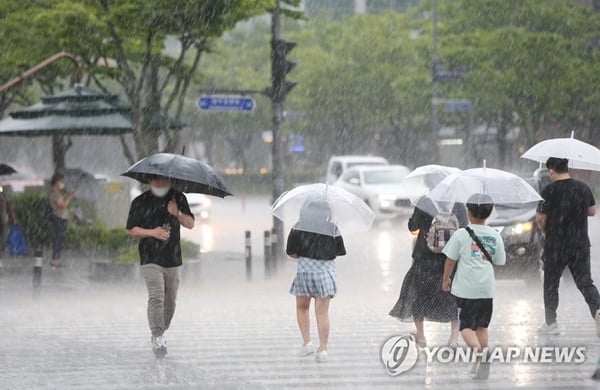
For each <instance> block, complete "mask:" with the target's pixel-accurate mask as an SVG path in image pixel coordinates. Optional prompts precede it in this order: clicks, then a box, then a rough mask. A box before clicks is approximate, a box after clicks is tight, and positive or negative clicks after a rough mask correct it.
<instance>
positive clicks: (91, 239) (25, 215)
mask: <svg viewBox="0 0 600 390" xmlns="http://www.w3.org/2000/svg"><path fill="white" fill-rule="evenodd" d="M9 201H10V203H11V205H12V207H13V209H14V211H15V214H16V216H17V222H18V224H19V226H20V228H21V230H23V233H24V234H25V238H26V240H27V247H28V249H29V252H30V253H32V252H33V251H34V250H36V249H41V248H44V247H49V246H51V245H52V228H51V226H50V222H49V221H48V220H46V219H45V218H44V209H45V208H46V203H47V202H48V195H47V194H45V193H42V192H33V191H31V192H25V193H23V194H14V195H12V196H10V197H9ZM90 206H91V205H89V204H88V205H83V207H86V208H90ZM65 249H66V250H74V251H80V252H83V253H93V254H95V255H99V256H106V257H109V258H114V261H116V262H125V263H129V262H132V263H133V262H137V261H139V257H138V254H137V240H134V239H132V238H130V237H128V236H127V235H126V234H125V229H124V228H112V229H109V228H107V227H105V226H103V225H101V224H99V223H97V222H94V223H92V225H90V226H78V225H76V224H75V222H74V220H71V221H69V228H68V231H67V239H66V242H65ZM181 249H182V252H183V256H184V258H192V257H195V256H197V255H198V253H199V249H198V247H197V246H196V245H194V244H192V243H189V242H186V241H182V243H181Z"/></svg>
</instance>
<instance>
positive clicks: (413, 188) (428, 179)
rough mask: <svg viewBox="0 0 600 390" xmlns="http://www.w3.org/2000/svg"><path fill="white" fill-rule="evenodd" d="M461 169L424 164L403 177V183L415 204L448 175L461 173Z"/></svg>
mask: <svg viewBox="0 0 600 390" xmlns="http://www.w3.org/2000/svg"><path fill="white" fill-rule="evenodd" d="M459 172H460V169H458V168H454V167H447V166H444V165H435V164H431V165H423V166H421V167H418V168H415V170H414V171H412V172H411V173H410V174H409V175H408V176H406V177H405V178H404V179H402V185H403V186H404V188H405V189H406V193H407V195H408V198H409V199H410V201H411V202H412V204H413V206H416V205H417V202H418V201H419V199H421V197H423V196H424V195H427V194H428V193H429V191H431V190H432V189H433V188H434V187H435V186H436V185H438V184H439V183H440V182H441V181H442V180H444V179H445V178H446V177H448V176H450V175H452V174H454V173H459Z"/></svg>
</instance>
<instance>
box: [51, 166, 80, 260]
mask: <svg viewBox="0 0 600 390" xmlns="http://www.w3.org/2000/svg"><path fill="white" fill-rule="evenodd" d="M50 188H51V189H50V195H49V197H48V202H49V207H50V210H49V211H50V213H49V214H50V215H49V217H50V223H51V224H52V231H53V233H54V239H53V243H52V260H51V261H50V264H51V265H52V267H53V268H57V267H60V256H61V254H62V250H63V246H64V244H65V240H66V238H67V227H68V224H69V205H70V204H71V202H72V201H73V199H75V194H76V192H75V190H71V192H69V193H68V195H67V196H65V195H64V194H63V191H64V190H65V176H64V175H63V174H62V173H55V174H54V175H53V176H52V178H51V179H50Z"/></svg>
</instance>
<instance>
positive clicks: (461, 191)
mask: <svg viewBox="0 0 600 390" xmlns="http://www.w3.org/2000/svg"><path fill="white" fill-rule="evenodd" d="M473 194H487V195H489V196H490V197H491V198H492V201H493V202H494V203H495V204H503V205H517V204H527V203H532V204H533V203H537V202H539V201H540V200H542V198H541V197H540V195H539V194H538V193H537V191H536V190H535V189H534V188H533V187H532V186H531V185H530V184H529V183H527V182H526V181H525V180H523V179H522V178H520V177H519V176H517V175H515V174H513V173H510V172H506V171H502V170H499V169H492V168H486V167H485V162H484V167H483V168H475V169H467V170H464V171H462V172H460V173H457V174H452V175H450V176H448V177H447V178H445V179H444V180H443V181H442V182H441V183H440V184H438V185H437V186H436V187H435V188H434V189H433V190H432V191H431V192H430V193H429V195H428V197H429V198H430V199H432V200H433V201H435V202H438V203H445V204H448V205H453V204H454V203H457V202H458V203H467V201H468V200H469V198H470V197H471V196H472V195H473Z"/></svg>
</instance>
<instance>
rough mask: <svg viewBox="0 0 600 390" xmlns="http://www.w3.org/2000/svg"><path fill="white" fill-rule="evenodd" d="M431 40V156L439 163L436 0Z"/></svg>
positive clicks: (438, 60) (438, 61)
mask: <svg viewBox="0 0 600 390" xmlns="http://www.w3.org/2000/svg"><path fill="white" fill-rule="evenodd" d="M432 19H433V42H432V49H431V74H432V83H431V139H432V142H431V143H430V145H432V148H433V151H432V152H433V156H431V157H432V158H433V161H434V162H438V163H439V157H440V156H439V149H438V144H437V138H438V137H437V135H438V131H439V127H440V125H439V120H438V111H437V104H436V101H437V99H438V78H437V71H438V69H439V68H440V57H439V43H438V0H433V15H432Z"/></svg>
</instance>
